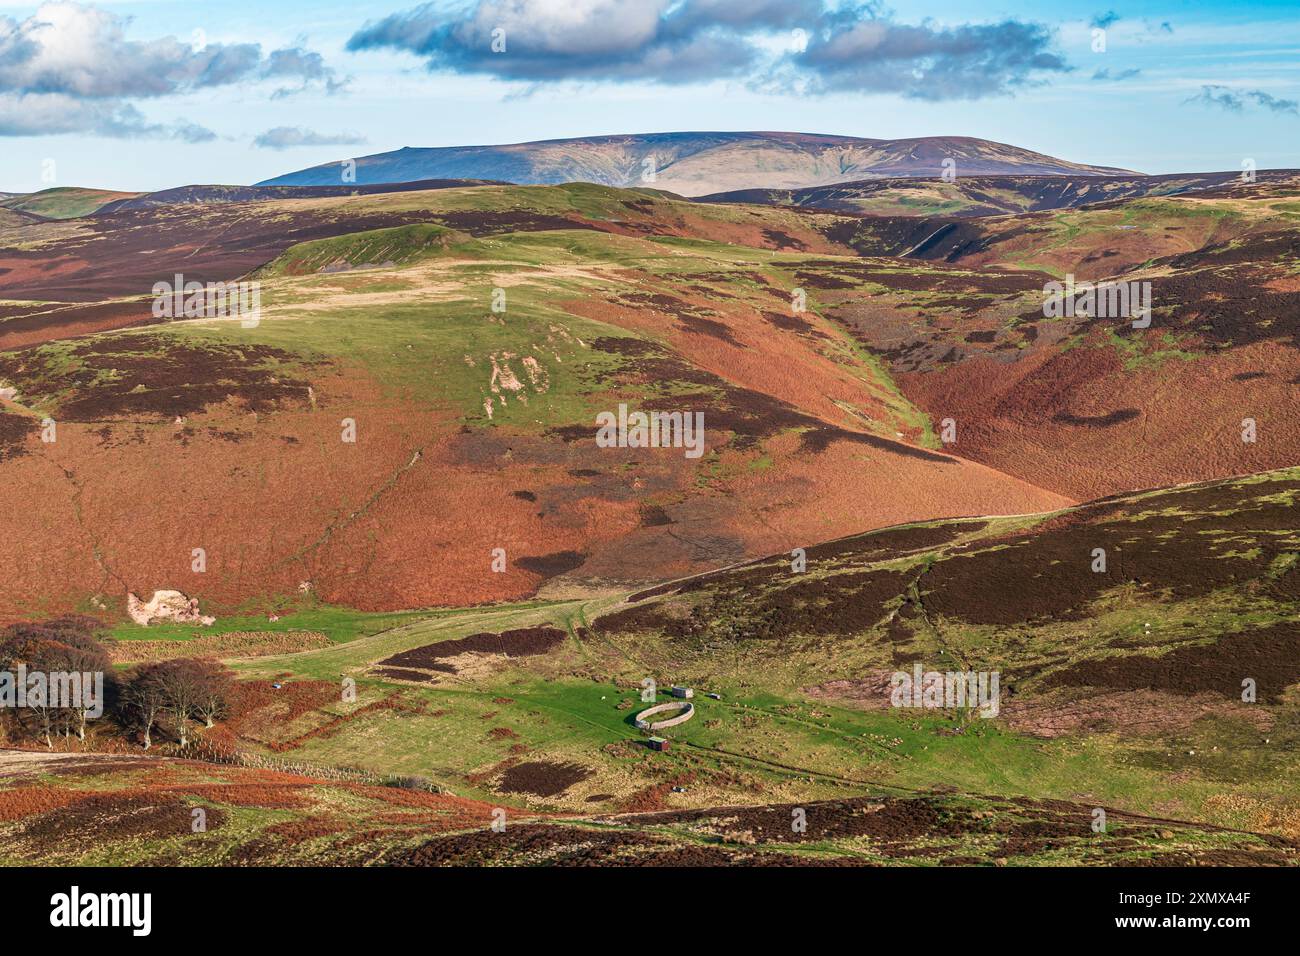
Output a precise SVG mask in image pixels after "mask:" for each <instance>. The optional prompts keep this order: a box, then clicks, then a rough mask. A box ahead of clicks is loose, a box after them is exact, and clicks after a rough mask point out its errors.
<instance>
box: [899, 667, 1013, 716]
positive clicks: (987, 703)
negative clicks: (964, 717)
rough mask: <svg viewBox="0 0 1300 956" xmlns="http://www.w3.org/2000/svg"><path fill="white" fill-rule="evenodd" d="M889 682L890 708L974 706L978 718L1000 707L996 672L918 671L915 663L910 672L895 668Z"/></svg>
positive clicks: (995, 711)
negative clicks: (890, 686) (890, 688)
mask: <svg viewBox="0 0 1300 956" xmlns="http://www.w3.org/2000/svg"><path fill="white" fill-rule="evenodd" d="M889 683H890V684H891V685H892V686H893V691H892V692H891V693H890V695H889V703H890V704H891V705H893V706H894V707H926V708H934V709H939V710H942V709H945V708H947V709H953V708H965V707H970V708H978V709H979V714H980V716H981V717H996V716H997V715H998V712H999V710H1000V709H1001V704H1000V699H1001V688H1000V684H1001V673H1000V672H999V671H922V669H921V665H920V664H919V663H917V664H914V665H912V673H910V674H909V673H908V672H907V671H895V672H894V675H893V676H892V677H891V678H890V680H889Z"/></svg>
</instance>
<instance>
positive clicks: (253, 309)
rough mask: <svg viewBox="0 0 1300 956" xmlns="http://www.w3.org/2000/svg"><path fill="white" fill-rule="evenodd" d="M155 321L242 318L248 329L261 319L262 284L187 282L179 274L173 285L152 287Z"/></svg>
mask: <svg viewBox="0 0 1300 956" xmlns="http://www.w3.org/2000/svg"><path fill="white" fill-rule="evenodd" d="M153 317H154V318H155V319H227V318H230V319H239V320H240V322H241V324H242V325H243V326H244V328H246V329H251V328H254V327H256V325H257V324H258V322H259V321H260V320H261V318H262V283H260V282H209V283H207V284H206V285H205V284H204V283H202V282H186V281H185V276H183V275H181V274H180V273H177V274H176V277H175V279H174V281H172V282H166V281H164V282H155V283H154V284H153Z"/></svg>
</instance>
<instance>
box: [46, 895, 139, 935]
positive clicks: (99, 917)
mask: <svg viewBox="0 0 1300 956" xmlns="http://www.w3.org/2000/svg"><path fill="white" fill-rule="evenodd" d="M50 907H51V908H50V925H51V926H58V927H77V926H129V927H130V928H131V935H133V936H148V935H149V931H150V930H151V929H152V928H153V894H152V893H84V894H83V893H82V892H81V888H80V887H77V886H74V887H73V888H72V891H71V892H69V893H55V894H54V895H53V896H51V897H50Z"/></svg>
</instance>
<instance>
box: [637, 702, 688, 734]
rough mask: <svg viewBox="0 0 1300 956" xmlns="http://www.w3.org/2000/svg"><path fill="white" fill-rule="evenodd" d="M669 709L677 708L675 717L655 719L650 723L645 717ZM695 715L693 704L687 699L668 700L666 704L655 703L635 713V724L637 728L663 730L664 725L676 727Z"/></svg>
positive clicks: (665, 711)
mask: <svg viewBox="0 0 1300 956" xmlns="http://www.w3.org/2000/svg"><path fill="white" fill-rule="evenodd" d="M670 710H679V711H681V713H679V714H678V715H677V716H676V717H670V718H668V719H667V720H657V721H655V722H654V723H651V722H650V721H649V720H647V719H646V718H647V717H649V716H650V715H651V714H663V713H667V712H668V711H670ZM694 716H695V705H694V704H692V703H691V702H690V701H688V700H670V701H669V702H668V703H666V704H656V705H655V706H653V707H647V708H646V709H645V710H643V711H641V713H639V714H637V715H636V725H637V728H638V729H639V730H663V729H664V728H665V727H676V726H677V725H678V724H684V723H686V721H688V720H690V719H691V718H692V717H694Z"/></svg>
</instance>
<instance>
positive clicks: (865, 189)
mask: <svg viewBox="0 0 1300 956" xmlns="http://www.w3.org/2000/svg"><path fill="white" fill-rule="evenodd" d="M1261 175H1263V176H1266V177H1275V176H1277V175H1280V173H1278V172H1276V171H1269V172H1265V173H1262V174H1261ZM1239 178H1240V174H1239V173H1204V174H1196V175H1182V174H1174V175H1167V176H1096V175H1090V176H1079V175H1055V176H1025V175H1012V176H966V175H963V176H959V177H958V178H957V179H956V180H954V181H952V182H945V181H944V180H942V179H936V178H935V177H934V176H929V177H926V178H924V179H910V178H906V179H905V178H891V179H871V180H865V181H862V182H849V183H837V184H834V185H830V186H810V187H806V188H804V189H741V190H736V191H734V192H726V193H715V194H714V195H711V196H700V197H698V199H699V201H700V202H723V203H726V202H758V203H769V204H776V205H785V206H801V207H805V208H811V209H833V210H836V211H839V212H849V213H858V214H866V215H876V216H958V217H963V218H964V217H976V216H1001V215H1009V214H1017V213H1024V212H1041V211H1043V210H1048V209H1068V208H1071V207H1074V206H1087V205H1091V204H1094V203H1101V202H1109V201H1113V200H1117V199H1130V198H1133V197H1140V196H1172V195H1178V194H1181V193H1187V192H1192V191H1195V190H1203V189H1210V188H1213V187H1216V186H1223V185H1227V184H1231V183H1232V182H1233V181H1235V180H1237V179H1239Z"/></svg>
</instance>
